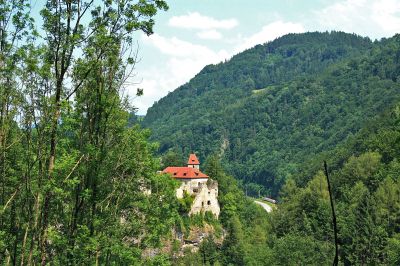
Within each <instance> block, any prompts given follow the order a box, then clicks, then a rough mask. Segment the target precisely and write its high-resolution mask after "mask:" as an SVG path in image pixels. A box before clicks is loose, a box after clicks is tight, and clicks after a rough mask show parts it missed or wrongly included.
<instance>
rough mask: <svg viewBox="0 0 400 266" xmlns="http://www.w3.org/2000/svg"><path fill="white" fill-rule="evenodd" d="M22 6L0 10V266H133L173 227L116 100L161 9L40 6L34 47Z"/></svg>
mask: <svg viewBox="0 0 400 266" xmlns="http://www.w3.org/2000/svg"><path fill="white" fill-rule="evenodd" d="M29 3H30V1H20V0H15V1H14V0H12V1H0V26H1V28H0V43H1V45H0V67H1V68H0V154H1V155H0V156H1V157H0V188H1V191H0V264H3V263H4V264H5V265H11V264H12V265H39V264H42V265H46V264H47V265H49V264H51V265H95V264H97V265H99V264H102V265H110V264H113V265H116V264H118V265H133V264H138V263H140V262H141V254H142V250H144V249H146V248H148V247H157V246H160V245H161V241H162V239H163V237H167V236H168V235H170V234H171V227H172V226H173V225H174V224H175V223H176V221H177V220H178V219H179V215H178V202H177V201H176V198H175V193H174V190H175V187H176V183H175V182H174V181H173V180H172V179H170V178H166V177H165V176H162V175H157V174H156V170H157V169H158V168H159V166H158V163H157V161H156V160H155V159H154V158H153V157H152V153H153V151H154V150H155V146H154V145H152V144H149V142H147V138H148V135H149V133H148V132H147V131H146V130H141V129H139V127H133V128H128V127H127V122H128V114H129V112H130V110H131V108H130V107H129V104H128V102H127V101H126V99H123V98H121V97H120V95H121V89H122V88H123V86H124V83H125V80H126V79H127V78H128V77H129V73H130V69H131V67H132V65H133V64H134V63H135V61H134V46H133V34H134V32H135V31H140V30H141V31H144V32H145V33H147V34H151V33H152V26H153V24H154V21H153V19H152V17H153V16H154V15H155V14H156V12H157V11H158V10H159V9H166V8H167V6H166V4H165V2H164V1H138V2H137V3H134V2H132V1H112V0H107V1H81V0H78V1H47V3H46V5H44V6H42V7H41V8H42V10H41V16H42V22H43V26H42V28H41V29H40V31H41V34H40V35H39V34H38V32H37V30H39V29H36V27H35V23H34V21H33V19H32V18H30V10H31V7H30V6H29ZM37 5H38V3H37ZM147 189H151V190H152V193H151V194H148V193H146V191H147ZM161 219H162V220H163V222H162V223H160V222H159V221H160V220H161Z"/></svg>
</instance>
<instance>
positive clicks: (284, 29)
mask: <svg viewBox="0 0 400 266" xmlns="http://www.w3.org/2000/svg"><path fill="white" fill-rule="evenodd" d="M304 31H305V29H304V27H303V25H302V24H300V23H292V22H283V21H274V22H272V23H270V24H268V25H265V26H264V27H263V28H262V29H261V31H259V32H257V33H255V34H253V35H251V36H249V37H245V38H243V40H242V42H241V43H240V44H239V45H238V46H237V47H236V48H235V50H234V51H235V53H238V52H241V51H243V50H246V49H248V48H251V47H253V46H255V45H257V44H263V43H266V42H269V41H273V40H275V39H276V38H278V37H281V36H283V35H285V34H288V33H301V32H304Z"/></svg>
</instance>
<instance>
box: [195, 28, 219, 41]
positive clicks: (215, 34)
mask: <svg viewBox="0 0 400 266" xmlns="http://www.w3.org/2000/svg"><path fill="white" fill-rule="evenodd" d="M197 37H199V38H200V39H205V40H220V39H222V34H221V33H220V32H219V31H217V30H203V31H200V32H198V33H197Z"/></svg>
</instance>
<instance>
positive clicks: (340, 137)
mask: <svg viewBox="0 0 400 266" xmlns="http://www.w3.org/2000/svg"><path fill="white" fill-rule="evenodd" d="M399 76H400V36H399V35H396V36H394V37H393V38H390V39H383V40H381V41H375V42H372V41H370V40H369V39H368V38H362V37H360V36H357V35H354V34H346V33H342V32H331V33H328V32H326V33H304V34H289V35H286V36H284V37H281V38H279V39H277V40H275V41H273V42H270V43H267V44H264V45H258V46H256V47H254V48H252V49H250V50H247V51H245V52H243V53H241V54H238V55H237V56H234V57H233V58H232V59H230V60H229V61H227V62H225V63H220V64H218V65H210V66H207V67H205V68H204V69H203V70H202V71H201V72H200V73H199V74H198V75H196V76H195V77H194V78H193V79H192V80H191V81H190V82H189V83H187V84H185V85H183V86H181V87H179V88H178V89H176V90H175V91H173V92H171V93H170V94H168V95H167V96H166V97H164V98H163V99H161V100H160V101H159V102H158V103H156V104H154V106H153V107H151V108H150V109H149V110H148V114H147V115H146V117H145V119H144V121H143V125H144V126H145V127H148V128H150V129H151V130H152V137H151V139H152V140H156V141H158V142H160V152H161V153H166V152H167V151H171V150H172V151H174V152H176V153H178V154H180V153H182V154H186V153H188V152H189V151H196V152H197V153H198V154H199V155H200V157H204V156H206V155H207V154H211V153H215V152H216V153H218V154H219V155H220V156H221V157H222V161H223V165H224V166H225V168H226V170H228V172H229V173H231V174H233V175H234V176H235V177H237V178H240V179H243V180H244V181H245V182H246V183H249V182H253V183H258V184H262V185H264V186H265V187H266V188H268V190H269V191H266V193H268V194H270V193H272V194H273V195H277V191H278V189H279V188H280V187H281V185H282V184H283V182H284V180H286V179H287V178H289V177H290V176H293V175H294V174H295V173H296V174H297V173H298V172H299V171H301V170H302V169H303V168H304V167H305V165H304V164H303V165H302V162H304V161H307V160H309V159H311V158H312V157H313V156H314V155H315V154H318V153H320V152H323V151H325V150H328V149H331V148H333V147H335V146H336V145H337V144H339V143H341V142H343V141H344V140H346V139H347V138H348V137H349V136H351V135H352V134H355V133H356V132H357V131H358V130H359V129H360V128H361V127H362V126H363V125H364V123H365V122H366V121H367V120H368V119H370V118H373V117H374V116H376V115H377V114H379V113H380V112H382V111H383V110H384V109H385V108H387V107H388V106H390V105H392V104H393V103H394V102H395V101H396V100H397V99H399V97H400V85H399V82H398V78H399Z"/></svg>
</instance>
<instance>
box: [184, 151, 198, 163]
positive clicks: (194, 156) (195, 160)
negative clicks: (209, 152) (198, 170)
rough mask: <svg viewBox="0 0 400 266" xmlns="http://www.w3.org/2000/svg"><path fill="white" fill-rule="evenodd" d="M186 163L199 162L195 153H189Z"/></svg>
mask: <svg viewBox="0 0 400 266" xmlns="http://www.w3.org/2000/svg"><path fill="white" fill-rule="evenodd" d="M187 164H200V162H199V159H197V157H196V154H194V153H192V154H190V155H189V160H188V163H187Z"/></svg>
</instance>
